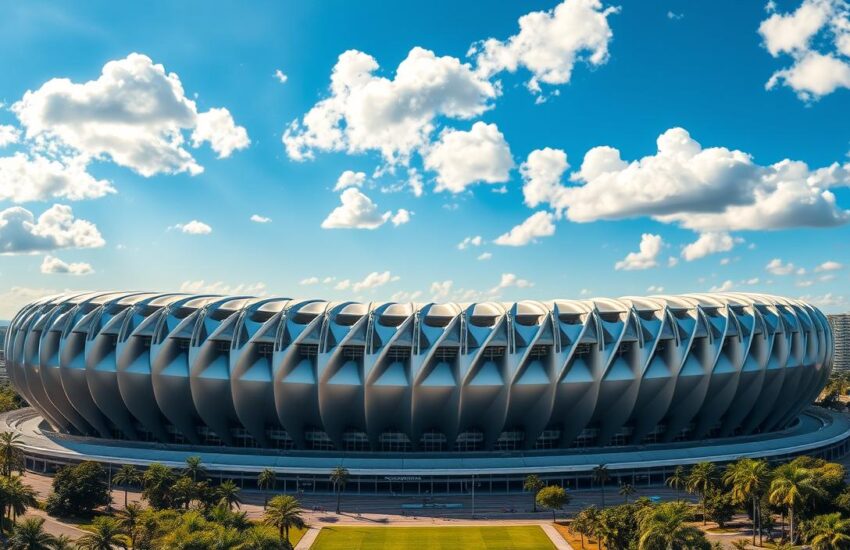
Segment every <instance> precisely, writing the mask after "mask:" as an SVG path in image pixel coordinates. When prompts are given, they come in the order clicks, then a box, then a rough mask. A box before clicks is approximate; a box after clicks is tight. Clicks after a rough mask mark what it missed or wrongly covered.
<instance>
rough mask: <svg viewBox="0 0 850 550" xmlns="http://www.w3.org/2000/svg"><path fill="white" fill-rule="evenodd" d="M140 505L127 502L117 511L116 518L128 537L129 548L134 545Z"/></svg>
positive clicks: (137, 529)
mask: <svg viewBox="0 0 850 550" xmlns="http://www.w3.org/2000/svg"><path fill="white" fill-rule="evenodd" d="M142 512H143V510H142V506H141V505H140V504H138V503H135V502H134V503H132V504H127V505H126V506H124V509H123V510H121V511H120V512H118V520H119V521H120V522H121V527H122V528H123V529H124V532H125V533H127V535H128V536H129V537H130V548H135V547H136V536H137V534H138V531H139V526H140V525H141V519H142Z"/></svg>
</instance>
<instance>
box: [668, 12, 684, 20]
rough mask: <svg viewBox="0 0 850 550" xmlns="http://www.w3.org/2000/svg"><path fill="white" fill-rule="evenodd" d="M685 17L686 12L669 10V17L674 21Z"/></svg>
mask: <svg viewBox="0 0 850 550" xmlns="http://www.w3.org/2000/svg"><path fill="white" fill-rule="evenodd" d="M684 18H685V14H684V13H675V12H672V11H668V12H667V19H670V20H673V21H679V20H681V19H684Z"/></svg>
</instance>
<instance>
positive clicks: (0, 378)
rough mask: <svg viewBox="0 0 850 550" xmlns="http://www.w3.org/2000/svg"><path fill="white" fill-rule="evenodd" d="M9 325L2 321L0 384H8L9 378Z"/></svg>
mask: <svg viewBox="0 0 850 550" xmlns="http://www.w3.org/2000/svg"><path fill="white" fill-rule="evenodd" d="M8 330H9V325H8V324H7V323H6V322H5V321H0V382H7V381H8V380H9V376H8V375H7V374H6V333H7V331H8Z"/></svg>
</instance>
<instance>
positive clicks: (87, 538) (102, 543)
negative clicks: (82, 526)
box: [77, 516, 130, 550]
mask: <svg viewBox="0 0 850 550" xmlns="http://www.w3.org/2000/svg"><path fill="white" fill-rule="evenodd" d="M129 544H130V538H129V537H128V536H127V535H125V534H124V533H123V532H122V530H121V522H120V521H118V520H117V519H115V518H112V517H109V516H100V517H96V518H94V521H93V522H92V526H91V533H86V534H85V535H83V536H82V537H80V538H79V539H77V548H79V549H80V550H113V549H114V548H115V547H116V546H117V547H119V548H127V547H128V545H129Z"/></svg>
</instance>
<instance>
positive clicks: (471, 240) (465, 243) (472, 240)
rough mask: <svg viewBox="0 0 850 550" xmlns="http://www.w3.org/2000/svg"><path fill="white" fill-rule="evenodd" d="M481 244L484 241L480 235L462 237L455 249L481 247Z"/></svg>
mask: <svg viewBox="0 0 850 550" xmlns="http://www.w3.org/2000/svg"><path fill="white" fill-rule="evenodd" d="M482 244H484V239H482V238H481V235H475V236H474V237H464V239H463V240H462V241H460V242H459V243H458V244H457V249H458V250H466V249H467V248H469V247H471V246H481V245H482Z"/></svg>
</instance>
